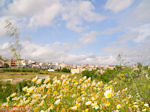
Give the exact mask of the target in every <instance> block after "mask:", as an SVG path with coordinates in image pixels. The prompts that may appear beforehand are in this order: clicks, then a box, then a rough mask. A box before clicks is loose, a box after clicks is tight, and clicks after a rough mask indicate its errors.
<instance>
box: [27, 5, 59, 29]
mask: <svg viewBox="0 0 150 112" xmlns="http://www.w3.org/2000/svg"><path fill="white" fill-rule="evenodd" d="M59 10H60V6H59V4H53V5H52V6H50V7H47V8H45V9H44V10H43V11H42V12H41V11H40V12H39V13H38V14H36V15H33V16H32V17H31V18H30V23H29V26H30V27H37V26H49V25H51V24H52V22H53V20H54V18H55V17H56V16H57V15H58V13H59Z"/></svg>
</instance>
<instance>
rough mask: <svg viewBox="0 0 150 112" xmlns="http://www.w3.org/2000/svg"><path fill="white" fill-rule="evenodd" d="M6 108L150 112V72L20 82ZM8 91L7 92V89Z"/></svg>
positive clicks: (47, 111) (123, 70)
mask: <svg viewBox="0 0 150 112" xmlns="http://www.w3.org/2000/svg"><path fill="white" fill-rule="evenodd" d="M20 85H22V86H20V89H19V90H18V89H16V90H15V89H14V90H15V91H11V94H10V95H9V96H7V98H6V99H5V100H4V102H3V103H2V104H1V106H2V107H5V108H6V107H8V106H15V107H25V108H24V109H25V110H31V111H33V112H73V111H77V112H149V111H150V107H149V105H150V71H149V70H148V68H147V67H143V66H141V65H140V64H139V65H136V66H134V67H133V68H128V67H126V68H121V67H120V68H118V67H116V68H115V69H114V70H110V69H108V70H106V72H104V73H103V74H99V73H98V72H97V70H93V71H88V70H86V71H83V72H82V73H81V74H62V75H61V74H60V75H53V76H52V75H48V76H47V77H46V78H44V79H41V78H39V77H34V78H33V79H32V80H28V81H27V82H24V83H23V84H22V82H20ZM5 89H6V88H5Z"/></svg>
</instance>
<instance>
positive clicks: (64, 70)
mask: <svg viewBox="0 0 150 112" xmlns="http://www.w3.org/2000/svg"><path fill="white" fill-rule="evenodd" d="M61 72H65V73H70V69H67V68H63V69H61Z"/></svg>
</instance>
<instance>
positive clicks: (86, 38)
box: [79, 31, 98, 44]
mask: <svg viewBox="0 0 150 112" xmlns="http://www.w3.org/2000/svg"><path fill="white" fill-rule="evenodd" d="M97 34H98V33H97V32H96V31H91V32H88V33H84V34H83V35H82V38H80V39H79V41H80V43H82V44H89V43H92V42H95V41H96V36H97Z"/></svg>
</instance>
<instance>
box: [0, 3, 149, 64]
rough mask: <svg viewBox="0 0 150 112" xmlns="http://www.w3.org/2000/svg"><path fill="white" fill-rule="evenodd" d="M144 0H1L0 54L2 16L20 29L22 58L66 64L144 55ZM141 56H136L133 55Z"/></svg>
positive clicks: (4, 41) (5, 40)
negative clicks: (118, 56)
mask: <svg viewBox="0 0 150 112" xmlns="http://www.w3.org/2000/svg"><path fill="white" fill-rule="evenodd" d="M149 5H150V1H149V0H65V1H64V0H9V1H8V0H1V1H0V44H1V48H0V55H2V56H4V57H9V58H12V53H11V52H10V50H9V40H10V39H11V37H8V35H7V33H6V28H5V26H6V22H5V21H6V20H9V21H10V22H12V23H13V24H14V25H15V26H17V27H18V29H19V31H20V35H19V37H20V44H21V46H22V51H21V55H22V58H25V59H32V60H39V61H45V62H61V61H65V62H66V63H68V64H99V65H101V64H117V63H118V61H117V60H116V56H117V55H118V54H121V55H122V57H123V58H125V60H126V62H128V61H129V62H130V63H135V62H137V61H140V62H142V63H145V64H149V63H150V62H149V59H150V57H149V56H150V48H149V44H150V33H149V30H150V7H149ZM139 57H142V58H139Z"/></svg>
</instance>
